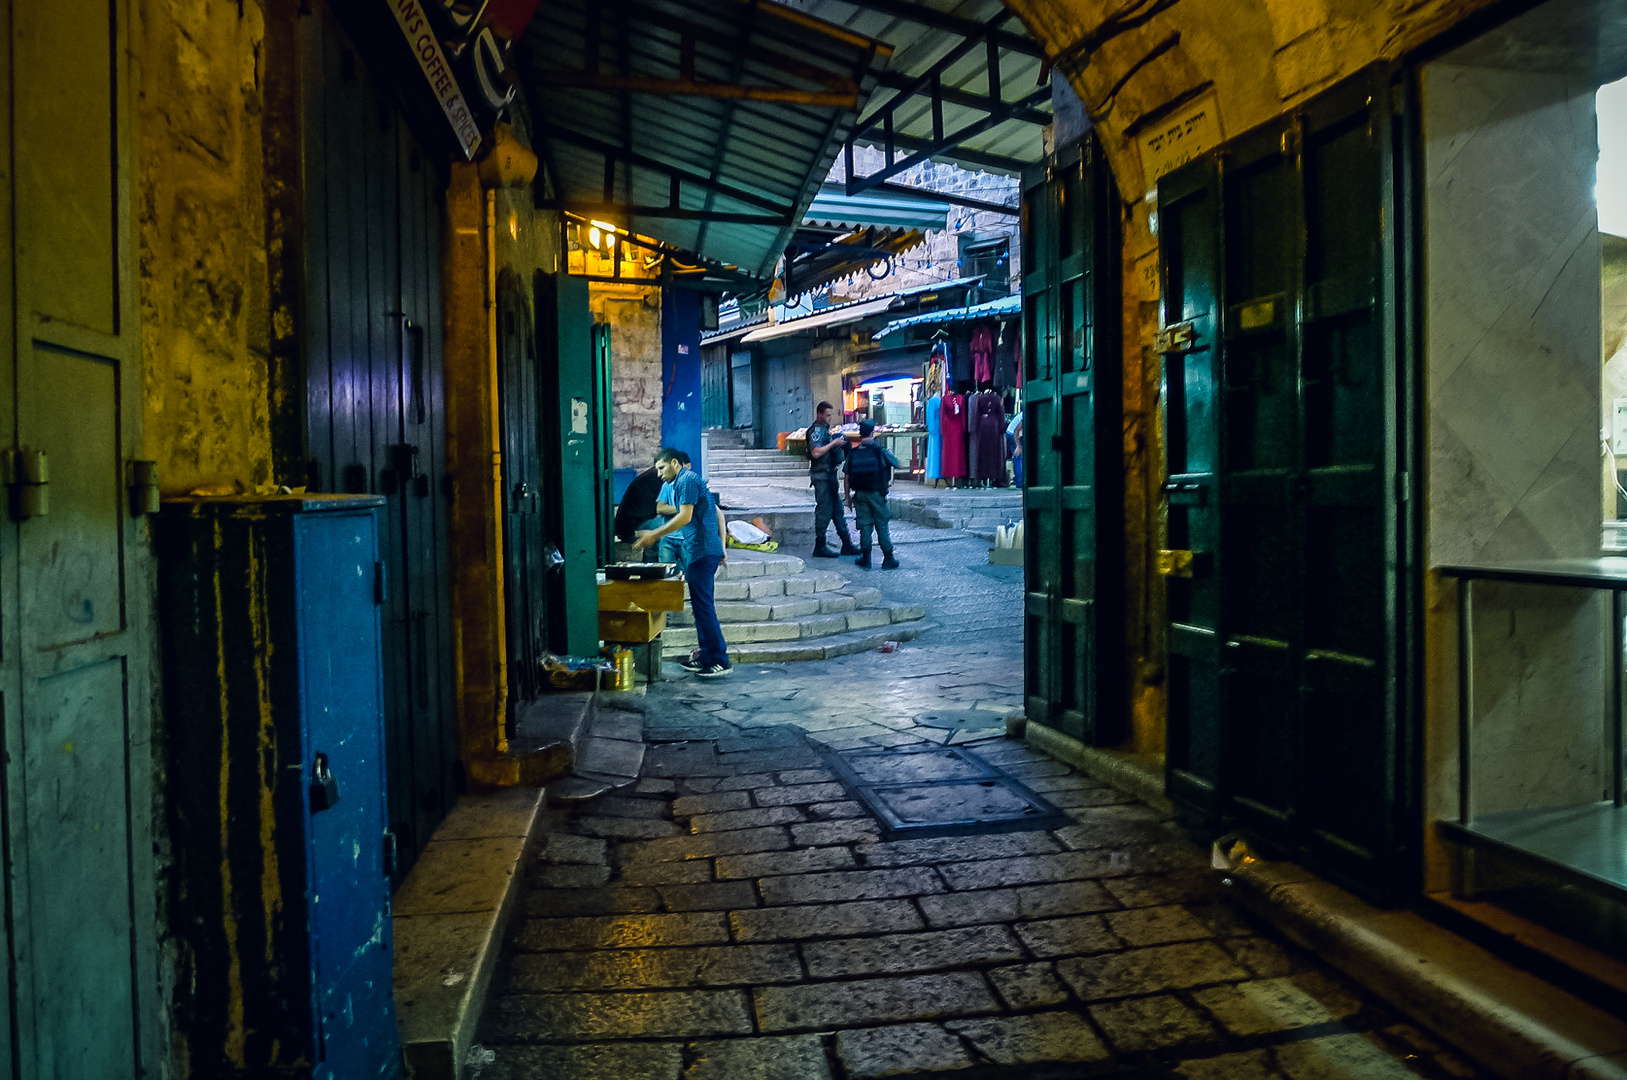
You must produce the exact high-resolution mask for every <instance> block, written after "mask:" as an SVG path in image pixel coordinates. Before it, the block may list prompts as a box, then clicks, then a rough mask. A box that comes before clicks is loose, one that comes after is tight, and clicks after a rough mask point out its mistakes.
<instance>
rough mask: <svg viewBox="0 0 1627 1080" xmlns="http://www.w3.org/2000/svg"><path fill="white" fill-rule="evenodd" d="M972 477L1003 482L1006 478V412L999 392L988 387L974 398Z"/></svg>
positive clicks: (972, 415)
mask: <svg viewBox="0 0 1627 1080" xmlns="http://www.w3.org/2000/svg"><path fill="white" fill-rule="evenodd" d="M970 411H971V420H970V424H971V441H972V442H973V443H974V444H975V447H976V448H975V450H973V451H972V473H971V476H972V479H973V480H994V481H996V482H999V483H1004V482H1005V478H1006V413H1005V408H1004V407H1003V406H1002V405H1001V402H1000V395H999V394H996V393H995V392H994V391H992V390H985V391H984V392H983V393H981V394H978V395H977V397H975V398H973V399H972V404H971V407H970Z"/></svg>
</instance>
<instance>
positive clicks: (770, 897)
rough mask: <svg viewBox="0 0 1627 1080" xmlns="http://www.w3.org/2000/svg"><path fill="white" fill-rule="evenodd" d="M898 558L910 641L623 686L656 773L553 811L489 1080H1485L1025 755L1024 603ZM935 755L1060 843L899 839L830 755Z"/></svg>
mask: <svg viewBox="0 0 1627 1080" xmlns="http://www.w3.org/2000/svg"><path fill="white" fill-rule="evenodd" d="M926 531H927V530H923V532H926ZM912 539H913V538H912ZM971 544H973V545H976V547H977V550H978V551H980V550H981V549H982V548H984V547H986V546H987V545H984V544H980V543H979V542H976V541H972V542H971ZM900 548H901V549H903V550H901V557H904V556H905V554H906V553H907V554H908V556H909V559H910V561H908V562H906V567H907V568H908V569H906V570H901V571H892V572H888V573H886V574H882V573H878V572H874V571H872V572H870V574H869V575H868V576H867V580H870V581H873V582H874V583H876V584H878V585H881V586H882V587H883V588H885V589H887V590H888V591H889V593H890V594H891V593H892V592H893V591H894V590H901V591H902V592H903V595H901V596H900V597H899V598H901V599H902V598H917V597H919V598H921V599H920V600H919V601H918V602H924V603H926V604H927V605H928V608H929V617H931V618H934V619H935V620H936V621H939V622H940V624H941V625H940V629H938V630H935V631H932V632H930V633H929V634H928V635H927V636H924V637H923V638H922V639H921V641H920V642H918V643H912V644H909V645H906V646H904V647H903V648H902V649H900V650H899V651H897V652H895V653H891V654H877V653H868V654H862V655H858V656H851V657H844V658H842V659H840V660H831V661H824V662H819V663H804V664H788V665H741V666H740V667H739V669H738V671H737V673H736V675H735V677H733V678H731V679H729V680H726V681H721V682H713V683H708V682H700V681H696V680H692V679H687V678H684V679H678V680H674V681H669V682H665V683H658V684H656V686H654V687H652V688H651V689H650V691H649V692H648V693H643V694H627V695H605V697H606V700H605V701H604V702H603V703H602V705H601V707H605V708H616V709H621V710H624V711H625V712H626V713H627V715H628V719H629V721H631V720H633V719H634V718H638V719H640V720H641V721H642V723H643V727H644V737H645V740H646V742H647V743H648V744H649V752H648V754H647V756H646V761H645V767H644V775H643V778H642V779H641V780H640V781H639V783H638V784H637V785H636V786H635V787H633V788H631V789H628V790H626V791H624V792H623V793H622V794H619V795H615V796H607V797H603V798H600V799H598V800H596V801H595V802H593V803H590V804H588V805H587V806H585V807H582V808H579V809H576V810H572V811H569V812H563V811H555V812H552V817H551V820H550V822H549V832H548V835H547V839H546V841H545V843H544V845H543V847H542V850H541V852H540V855H539V856H538V858H537V860H536V861H535V862H534V864H533V865H531V866H530V867H529V869H528V880H527V882H526V884H525V892H524V897H523V909H522V910H521V911H520V912H519V913H518V915H517V917H516V919H515V920H514V924H513V926H512V928H511V932H510V937H509V940H508V941H507V943H506V945H505V954H504V960H503V963H502V964H501V966H500V969H499V971H498V974H497V977H496V978H497V981H496V983H495V984H494V987H493V992H492V995H491V998H490V999H489V1001H488V1005H487V1012H486V1016H485V1017H484V1020H483V1024H482V1030H481V1035H480V1041H481V1046H480V1047H479V1048H477V1051H476V1052H475V1053H474V1054H473V1055H472V1056H471V1062H472V1064H474V1066H475V1067H474V1068H472V1069H471V1070H470V1072H469V1075H471V1076H477V1077H478V1078H479V1080H517V1078H522V1077H523V1078H536V1080H543V1078H546V1080H842V1078H847V1080H862V1078H870V1077H883V1076H889V1077H891V1076H900V1077H908V1076H929V1075H930V1076H937V1075H941V1074H945V1073H953V1074H955V1075H957V1076H961V1077H967V1078H974V1077H976V1078H981V1077H1000V1078H1003V1080H1004V1078H1011V1080H1015V1078H1017V1077H1025V1078H1026V1077H1034V1078H1048V1077H1058V1078H1060V1077H1094V1076H1114V1077H1172V1078H1174V1077H1179V1078H1184V1080H1232V1078H1236V1080H1406V1078H1410V1077H1417V1076H1422V1077H1432V1078H1445V1077H1472V1076H1475V1075H1476V1074H1475V1073H1474V1071H1473V1070H1472V1069H1471V1068H1470V1067H1469V1066H1468V1065H1466V1064H1465V1063H1464V1062H1463V1061H1462V1060H1461V1059H1460V1058H1458V1057H1457V1056H1455V1055H1454V1054H1452V1053H1450V1052H1449V1051H1447V1050H1446V1049H1444V1048H1443V1047H1442V1046H1440V1045H1438V1044H1437V1043H1436V1042H1434V1041H1433V1040H1432V1039H1431V1038H1430V1037H1429V1036H1427V1035H1426V1034H1424V1033H1423V1032H1421V1031H1419V1030H1417V1029H1416V1028H1414V1027H1412V1026H1411V1025H1409V1024H1407V1023H1404V1022H1402V1021H1401V1020H1400V1019H1399V1018H1398V1017H1397V1016H1395V1015H1394V1014H1393V1013H1391V1012H1390V1011H1388V1010H1387V1009H1386V1008H1385V1007H1383V1006H1382V1005H1380V1004H1378V1003H1377V1002H1375V1001H1373V1000H1372V999H1371V998H1370V997H1368V996H1366V995H1364V994H1363V993H1362V992H1360V991H1358V990H1357V989H1355V988H1353V987H1352V986H1351V985H1349V984H1348V983H1347V982H1345V981H1344V980H1342V979H1341V978H1339V977H1338V976H1337V975H1335V974H1334V973H1332V972H1331V971H1330V970H1328V969H1327V968H1326V967H1324V966H1322V965H1320V964H1318V963H1317V962H1316V961H1315V960H1314V958H1311V957H1309V956H1307V955H1305V954H1303V953H1301V952H1299V951H1297V950H1295V949H1294V948H1292V947H1290V946H1287V945H1285V944H1283V943H1282V942H1280V941H1278V940H1276V939H1274V938H1273V936H1272V935H1271V934H1270V933H1268V932H1267V931H1265V930H1264V929H1263V928H1261V927H1259V926H1255V925H1253V924H1251V923H1250V922H1249V921H1248V920H1247V919H1246V918H1244V917H1243V916H1242V915H1240V914H1239V913H1238V912H1237V911H1236V910H1234V909H1233V907H1232V906H1231V905H1230V904H1229V903H1228V898H1227V889H1226V886H1225V884H1224V883H1223V881H1222V880H1221V879H1220V878H1219V876H1218V875H1217V874H1215V873H1214V872H1213V871H1211V870H1210V869H1208V864H1207V858H1206V854H1205V852H1204V851H1203V850H1202V849H1201V848H1200V847H1198V846H1197V845H1196V844H1194V843H1192V842H1190V841H1189V840H1188V839H1187V838H1186V837H1185V836H1184V835H1183V834H1181V833H1180V832H1179V830H1177V829H1176V828H1175V827H1174V825H1173V824H1172V823H1170V822H1169V821H1167V820H1164V819H1163V818H1162V817H1161V816H1160V815H1159V814H1158V813H1156V812H1155V811H1153V810H1151V809H1149V808H1148V807H1146V806H1144V805H1141V804H1139V803H1137V802H1136V801H1135V800H1133V799H1132V798H1130V797H1129V796H1127V795H1124V794H1122V793H1120V792H1118V791H1116V790H1114V789H1113V788H1111V787H1108V786H1106V785H1103V784H1101V783H1098V782H1096V781H1095V780H1093V779H1091V778H1089V777H1087V776H1083V775H1080V774H1078V773H1076V772H1075V771H1074V770H1072V769H1070V768H1069V767H1067V766H1065V765H1063V764H1061V763H1059V762H1056V761H1053V760H1051V759H1049V758H1047V757H1045V756H1044V755H1042V754H1039V753H1036V752H1034V751H1032V750H1030V749H1029V748H1027V747H1026V746H1024V745H1023V744H1021V743H1019V742H1016V741H1012V740H1008V739H1006V738H1004V737H1003V726H1002V723H1003V721H1002V716H1003V713H1004V712H1005V711H1006V710H1007V709H1010V708H1014V707H1016V704H1017V700H1018V698H1019V695H1020V684H1021V678H1020V657H1021V642H1020V637H1019V634H1020V626H1019V623H1018V616H1017V602H1018V599H1019V598H1020V584H1019V583H1015V582H1012V581H1010V580H1006V581H1001V580H998V577H999V576H996V577H989V576H987V575H985V574H982V573H979V572H975V571H973V570H972V569H971V568H970V567H971V565H972V564H971V563H968V562H967V558H966V557H967V553H971V554H972V555H973V556H976V555H977V552H976V551H973V549H972V548H971V547H967V546H966V542H965V541H963V540H960V539H957V538H956V537H955V536H949V537H940V538H930V537H927V538H922V539H920V540H918V541H916V542H909V541H906V540H905V538H904V537H903V536H901V537H900ZM929 566H930V567H931V569H929ZM853 570H854V573H855V574H862V573H864V572H863V571H858V570H857V569H856V568H853ZM1001 576H1006V577H1008V578H1009V575H1001ZM973 579H976V580H973ZM979 590H981V591H979ZM978 596H981V597H982V598H983V600H982V603H981V607H979V605H978V603H976V602H975V601H976V599H977V597H978ZM939 604H950V605H953V604H964V605H966V610H965V611H964V613H963V615H962V616H957V617H956V618H953V619H945V618H943V617H942V613H941V611H940V610H937V609H936V606H937V605H939ZM674 670H675V669H674ZM918 717H921V718H925V719H935V720H937V721H938V723H940V724H942V723H945V722H946V720H945V718H946V717H949V718H954V720H955V722H957V723H958V724H959V725H960V726H955V727H942V726H934V725H932V724H924V723H918V722H917V718H918ZM968 725H969V726H968ZM931 743H953V744H955V745H959V746H962V747H964V748H966V749H967V750H968V751H969V752H971V753H973V754H975V755H977V756H978V757H979V758H981V759H982V760H983V761H986V762H987V763H989V764H991V765H993V766H994V767H996V768H998V769H1000V770H1002V771H1004V772H1006V773H1007V774H1009V775H1013V776H1015V777H1017V778H1019V779H1020V780H1021V781H1022V782H1023V783H1025V784H1027V785H1028V786H1029V787H1031V788H1032V789H1034V790H1036V791H1039V792H1041V793H1042V794H1043V795H1044V797H1045V798H1046V799H1048V800H1050V801H1051V802H1052V803H1054V804H1055V805H1056V806H1058V807H1060V808H1062V810H1063V813H1064V814H1065V815H1066V816H1065V819H1064V823H1062V824H1059V825H1056V827H1053V828H1050V829H1045V830H1041V829H1034V830H1029V831H1022V832H1005V833H992V834H991V833H985V834H981V835H966V836H952V837H937V838H908V839H889V838H887V837H885V836H884V835H883V834H882V831H881V828H880V826H879V824H878V822H877V821H876V820H875V819H874V818H873V817H871V816H870V815H869V814H868V813H867V812H866V810H865V808H864V806H863V805H862V804H861V803H859V802H856V801H854V799H853V797H852V793H851V792H850V791H849V790H848V789H846V788H845V787H844V786H843V785H842V784H841V783H839V782H838V778H837V775H836V774H835V773H834V772H832V771H831V770H830V768H829V767H828V766H829V762H828V760H827V758H826V756H825V755H826V754H827V753H829V752H833V751H835V752H840V751H844V750H857V749H866V750H871V751H874V750H876V749H878V748H888V749H891V750H893V751H895V752H899V753H903V752H908V751H910V750H911V749H920V748H923V747H926V746H927V745H928V744H931Z"/></svg>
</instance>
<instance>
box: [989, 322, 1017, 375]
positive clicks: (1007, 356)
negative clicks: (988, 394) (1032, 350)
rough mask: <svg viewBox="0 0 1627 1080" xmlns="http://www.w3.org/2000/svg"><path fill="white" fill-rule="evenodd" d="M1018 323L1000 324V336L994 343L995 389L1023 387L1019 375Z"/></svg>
mask: <svg viewBox="0 0 1627 1080" xmlns="http://www.w3.org/2000/svg"><path fill="white" fill-rule="evenodd" d="M1020 336H1021V335H1020V334H1019V333H1018V325H1017V324H1016V323H1011V324H1009V325H1008V324H1005V323H1002V324H1000V336H999V337H998V338H996V339H995V342H994V388H995V389H996V390H1007V389H1010V388H1011V387H1013V386H1021V385H1022V379H1021V378H1020V377H1019V376H1018V374H1017V357H1018V352H1017V338H1018V337H1020Z"/></svg>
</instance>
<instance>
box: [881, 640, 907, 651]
mask: <svg viewBox="0 0 1627 1080" xmlns="http://www.w3.org/2000/svg"><path fill="white" fill-rule="evenodd" d="M900 644H902V642H898V641H883V642H882V643H881V647H880V648H878V649H877V650H876V651H877V652H897V651H898V646H899V645H900Z"/></svg>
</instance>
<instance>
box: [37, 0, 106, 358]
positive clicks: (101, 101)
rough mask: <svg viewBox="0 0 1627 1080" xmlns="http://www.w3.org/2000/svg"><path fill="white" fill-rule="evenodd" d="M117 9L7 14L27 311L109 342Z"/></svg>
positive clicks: (64, 5)
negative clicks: (15, 90)
mask: <svg viewBox="0 0 1627 1080" xmlns="http://www.w3.org/2000/svg"><path fill="white" fill-rule="evenodd" d="M118 11H119V8H118V7H117V5H109V4H106V3H102V4H97V3H93V2H89V0H55V2H53V3H49V4H44V3H21V4H17V5H16V6H15V9H14V11H13V12H12V49H13V50H14V60H13V62H14V63H15V65H16V71H17V74H18V77H19V84H20V85H22V86H25V87H27V92H26V93H21V94H18V95H16V97H15V99H14V100H15V106H14V109H15V120H14V122H15V125H16V126H15V129H14V130H15V137H16V140H17V145H18V146H19V147H28V148H30V150H31V152H28V153H18V154H16V155H14V156H13V157H12V159H11V160H12V162H13V163H14V164H15V167H16V169H17V173H16V177H17V190H16V199H17V225H18V233H17V246H18V255H19V256H20V261H22V262H23V263H24V264H25V265H26V268H27V269H26V274H27V277H28V278H29V279H30V280H31V283H32V284H33V285H34V287H33V288H31V289H30V290H29V299H30V301H31V303H30V305H29V308H28V310H29V311H30V312H31V313H32V314H35V315H38V316H40V317H41V318H44V319H48V320H51V321H53V322H61V323H67V324H69V325H71V326H77V327H81V328H83V329H86V330H93V331H96V332H97V333H101V334H107V335H116V334H118V333H119V331H120V314H121V311H120V308H121V303H123V302H124V300H125V299H126V298H125V297H123V296H122V295H121V292H122V290H121V283H120V271H121V256H122V254H123V253H122V252H121V250H120V249H121V246H122V244H121V230H122V228H123V226H124V224H125V223H124V220H123V218H124V214H123V212H122V206H121V198H122V195H121V188H122V185H123V178H122V176H121V172H122V170H121V169H119V168H117V167H116V165H117V163H118V161H119V159H120V158H121V156H122V155H123V153H124V151H123V147H122V146H121V140H120V134H121V132H120V129H119V101H118V75H119V69H118V66H117V54H118V51H119V40H118V37H119V34H118V30H119V27H118V24H117V22H116V19H117V14H118ZM91 148H94V149H91ZM87 151H88V153H87ZM98 152H99V153H98ZM98 157H100V161H98V160H96V159H97V158H98ZM87 158H89V160H87ZM98 166H101V167H98Z"/></svg>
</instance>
